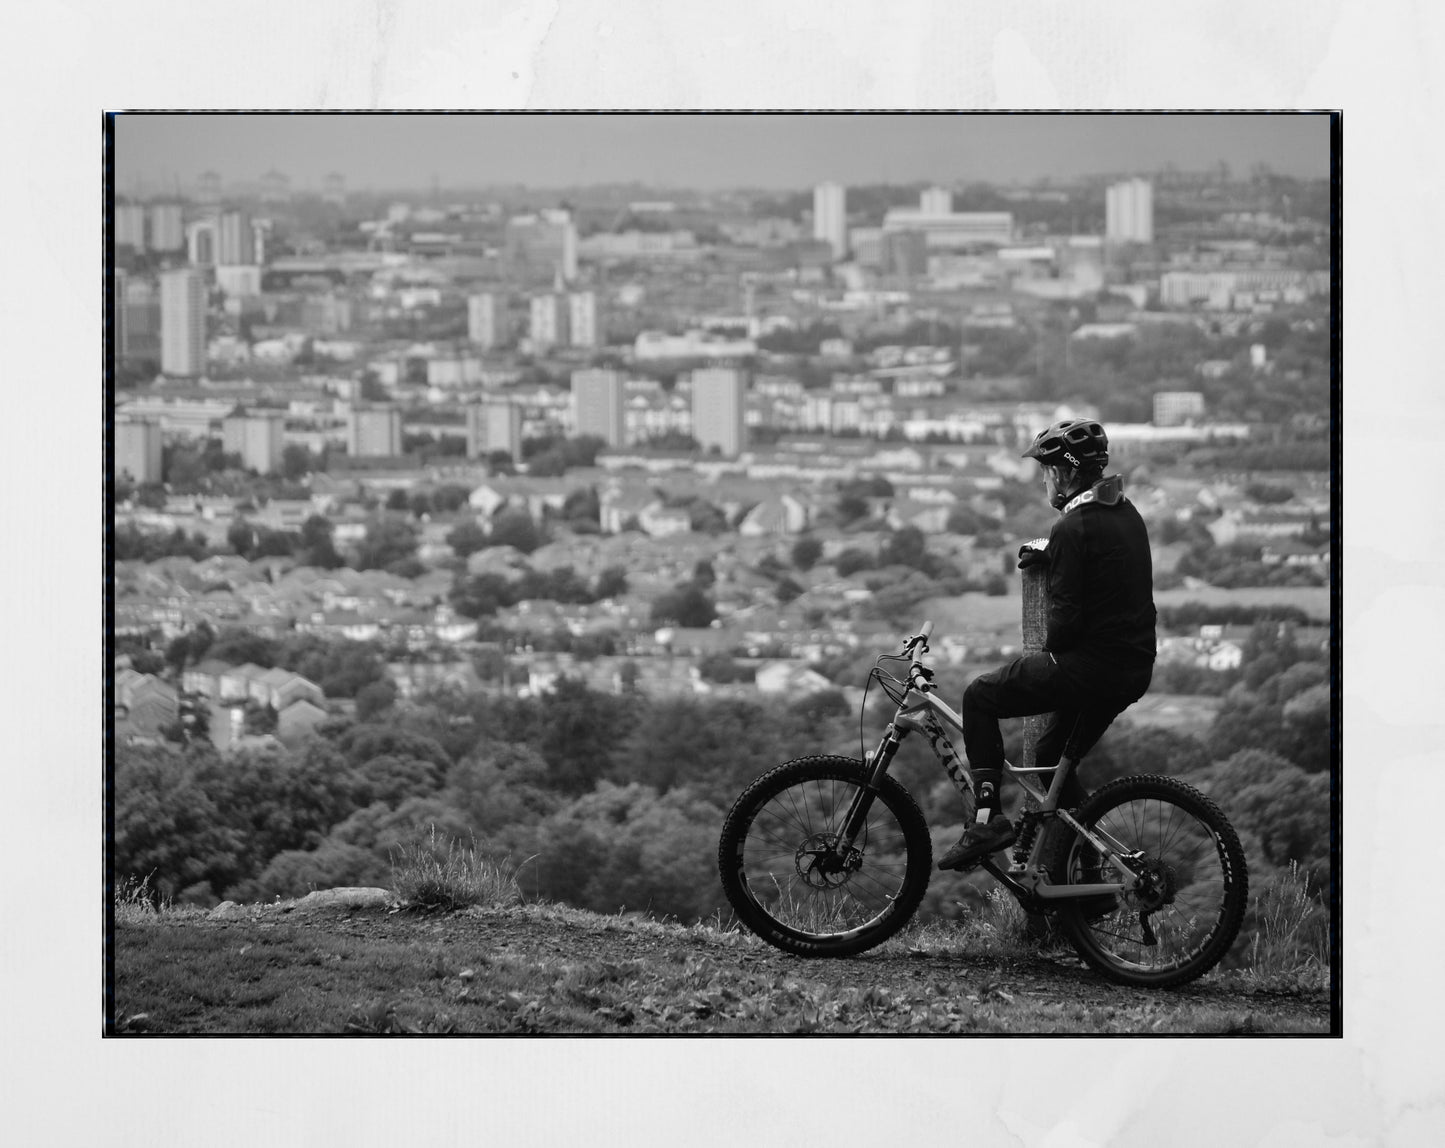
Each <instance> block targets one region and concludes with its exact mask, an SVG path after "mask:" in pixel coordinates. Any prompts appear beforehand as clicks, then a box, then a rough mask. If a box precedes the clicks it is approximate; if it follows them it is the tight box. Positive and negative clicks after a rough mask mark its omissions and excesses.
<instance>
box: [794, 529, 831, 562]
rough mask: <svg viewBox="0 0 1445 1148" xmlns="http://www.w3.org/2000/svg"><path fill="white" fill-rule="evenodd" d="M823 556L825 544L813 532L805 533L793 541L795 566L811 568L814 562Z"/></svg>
mask: <svg viewBox="0 0 1445 1148" xmlns="http://www.w3.org/2000/svg"><path fill="white" fill-rule="evenodd" d="M822 556H823V544H822V543H821V542H819V541H818V540H817V539H816V538H814V537H813V536H812V535H811V534H805V535H803V537H801V538H799V539H798V540H797V541H796V542H794V543H793V550H792V555H791V557H792V560H793V566H794V568H795V569H798V570H811V569H812V568H813V565H814V563H816V562H817V561H818V559H819V558H821V557H822Z"/></svg>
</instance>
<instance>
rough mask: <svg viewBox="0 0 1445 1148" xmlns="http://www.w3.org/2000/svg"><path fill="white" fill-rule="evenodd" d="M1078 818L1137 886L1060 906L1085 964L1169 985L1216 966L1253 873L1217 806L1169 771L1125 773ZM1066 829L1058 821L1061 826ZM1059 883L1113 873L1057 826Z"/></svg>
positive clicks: (1054, 871) (1115, 975) (1128, 979)
mask: <svg viewBox="0 0 1445 1148" xmlns="http://www.w3.org/2000/svg"><path fill="white" fill-rule="evenodd" d="M1075 816H1076V817H1077V818H1078V820H1079V821H1080V822H1081V823H1082V824H1083V825H1085V826H1087V827H1088V828H1089V829H1091V830H1092V831H1093V832H1094V833H1095V834H1096V835H1097V836H1098V837H1099V838H1101V839H1102V840H1103V841H1104V842H1106V843H1107V844H1108V845H1109V847H1110V848H1112V849H1114V850H1115V851H1117V852H1118V853H1119V854H1120V855H1121V856H1122V857H1123V858H1124V859H1125V864H1126V865H1128V866H1129V867H1130V868H1131V869H1133V870H1134V872H1135V873H1137V874H1139V875H1140V876H1141V878H1142V879H1141V880H1140V881H1139V883H1138V887H1137V888H1135V889H1132V890H1127V891H1125V892H1124V893H1122V894H1119V895H1118V896H1108V895H1104V896H1094V897H1086V898H1082V899H1079V900H1077V901H1072V900H1064V901H1060V902H1058V904H1059V910H1058V915H1059V920H1060V923H1061V924H1062V925H1063V927H1064V929H1065V931H1066V932H1067V934H1068V936H1069V940H1070V941H1071V942H1072V944H1073V946H1074V948H1075V949H1076V950H1077V951H1078V953H1079V955H1080V956H1081V957H1083V959H1084V960H1085V961H1086V962H1088V964H1089V965H1090V966H1091V967H1092V968H1094V969H1095V970H1097V971H1098V972H1100V973H1103V974H1104V976H1106V977H1108V978H1110V979H1111V980H1114V981H1118V982H1119V983H1121V984H1126V985H1134V986H1138V987H1145V988H1168V987H1171V986H1173V985H1180V984H1183V983H1185V982H1186V981H1191V980H1193V979H1195V978H1196V977H1198V976H1201V975H1203V974H1204V973H1206V972H1208V971H1209V970H1210V969H1212V968H1213V967H1214V966H1215V965H1216V964H1217V963H1218V962H1219V960H1220V958H1221V957H1223V956H1224V954H1225V953H1226V952H1228V951H1229V947H1230V945H1232V944H1233V943H1234V940H1235V937H1236V936H1238V934H1239V928H1240V924H1241V923H1242V922H1243V920H1244V913H1245V907H1246V906H1245V902H1246V900H1247V898H1248V895H1249V876H1248V872H1247V868H1246V864H1245V859H1244V850H1243V849H1242V848H1241V847H1240V844H1239V836H1238V835H1237V834H1236V833H1235V831H1234V829H1233V828H1232V827H1231V826H1230V824H1229V822H1228V820H1227V819H1226V818H1225V816H1224V814H1223V813H1222V812H1221V811H1220V809H1219V807H1218V806H1217V805H1215V804H1214V802H1212V801H1211V800H1209V798H1208V797H1206V796H1205V795H1204V794H1203V793H1201V792H1200V791H1199V790H1197V789H1195V788H1194V787H1193V786H1191V785H1187V784H1185V783H1184V782H1182V781H1179V780H1178V779H1176V778H1172V777H1155V776H1139V777H1121V778H1119V779H1117V780H1115V781H1111V782H1110V783H1109V784H1108V785H1105V786H1103V787H1102V788H1100V789H1099V790H1098V791H1097V792H1095V793H1094V794H1092V795H1091V796H1090V797H1089V798H1088V799H1087V800H1085V801H1084V803H1083V804H1082V805H1081V806H1080V807H1079V809H1078V812H1077V813H1076V814H1075ZM1060 829H1061V830H1062V827H1060ZM1050 879H1051V880H1052V882H1053V883H1054V884H1055V885H1063V884H1072V885H1091V884H1099V883H1112V882H1115V881H1118V880H1119V874H1118V872H1117V871H1116V870H1114V869H1113V868H1112V867H1110V866H1108V865H1107V864H1106V865H1104V866H1103V868H1102V870H1101V868H1100V860H1099V854H1098V853H1097V852H1096V851H1095V850H1094V848H1093V847H1092V846H1091V845H1089V843H1088V842H1087V841H1085V840H1084V839H1083V838H1082V837H1080V836H1078V835H1077V834H1075V833H1065V832H1062V831H1061V832H1060V833H1059V841H1058V843H1057V845H1056V846H1055V851H1054V856H1053V859H1052V862H1051V865H1050Z"/></svg>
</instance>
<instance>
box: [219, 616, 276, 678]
mask: <svg viewBox="0 0 1445 1148" xmlns="http://www.w3.org/2000/svg"><path fill="white" fill-rule="evenodd" d="M278 653H279V650H278V647H277V644H276V642H275V640H274V639H272V638H268V637H266V635H265V634H261V633H257V632H256V631H255V630H248V629H245V628H243V627H241V626H227V627H226V628H225V629H224V630H222V631H221V633H220V636H219V637H217V638H216V640H215V642H214V643H213V644H212V645H211V647H210V650H209V654H210V656H211V657H213V658H216V659H218V660H220V661H222V662H226V663H228V664H229V665H233V666H239V665H244V664H245V663H247V662H250V663H252V664H253V665H257V666H260V667H261V668H262V669H267V670H269V669H270V668H271V667H272V666H274V665H275V664H276V658H277V655H278Z"/></svg>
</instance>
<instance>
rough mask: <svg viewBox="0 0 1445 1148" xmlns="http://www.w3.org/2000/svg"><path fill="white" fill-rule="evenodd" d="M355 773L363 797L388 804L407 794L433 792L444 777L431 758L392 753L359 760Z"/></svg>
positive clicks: (440, 784) (400, 799) (393, 806)
mask: <svg viewBox="0 0 1445 1148" xmlns="http://www.w3.org/2000/svg"><path fill="white" fill-rule="evenodd" d="M357 775H358V777H359V778H360V779H361V785H362V793H363V795H364V796H363V798H362V799H363V800H364V801H367V802H373V801H384V802H386V804H387V805H389V806H391V807H392V808H395V807H396V806H397V805H399V804H400V803H401V802H402V801H404V800H406V799H407V798H408V797H417V796H423V795H426V794H429V793H433V792H435V791H436V790H438V789H440V788H441V787H442V783H443V781H444V780H445V772H444V770H443V769H442V768H441V767H440V766H438V765H437V764H436V763H435V762H433V761H428V760H427V759H425V758H420V757H404V756H400V755H396V754H382V755H380V756H378V757H373V758H371V759H370V760H368V761H365V762H363V763H362V764H361V766H360V767H358V769H357Z"/></svg>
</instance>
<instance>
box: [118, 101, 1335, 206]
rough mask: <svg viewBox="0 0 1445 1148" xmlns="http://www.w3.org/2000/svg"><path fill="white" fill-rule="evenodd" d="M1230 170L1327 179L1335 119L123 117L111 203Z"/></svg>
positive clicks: (805, 185)
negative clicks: (329, 187) (225, 192)
mask: <svg viewBox="0 0 1445 1148" xmlns="http://www.w3.org/2000/svg"><path fill="white" fill-rule="evenodd" d="M1220 163H1225V164H1228V165H1229V166H1230V168H1231V170H1232V171H1233V173H1234V174H1236V175H1240V174H1246V173H1247V172H1248V171H1249V170H1250V169H1252V168H1253V167H1254V166H1255V165H1257V164H1266V165H1268V166H1269V167H1270V169H1271V170H1273V171H1275V172H1278V173H1280V174H1283V175H1294V176H1300V177H1304V178H1324V177H1326V176H1327V175H1328V172H1329V118H1328V116H1326V115H1323V114H1319V115H1307V114H1298V113H1267V114H1266V113H1261V114H1226V113H1138V114H1134V113H1101V114H1088V113H1042V114H996V115H989V114H982V113H977V114H940V113H902V114H886V113H879V114H848V113H842V114H839V113H818V114H811V115H810V114H805V113H790V114H778V115H769V114H704V113H688V114H666V113H657V114H614V113H608V114H585V113H576V114H573V113H566V114H564V113H541V114H531V115H529V114H524V113H505V114H470V113H455V114H435V113H433V114H401V113H385V114H369V113H347V114H339V115H330V114H328V115H322V114H314V115H313V114H284V115H278V114H266V113H220V114H216V113H203V114H189V115H165V114H141V113H131V114H125V115H121V116H119V117H117V120H116V129H115V173H116V190H117V191H118V192H119V193H121V194H136V193H139V194H159V193H164V192H167V191H173V190H174V189H176V188H177V187H179V188H181V189H182V190H188V189H189V188H190V187H191V186H192V185H193V184H194V183H195V181H196V179H197V178H198V177H199V176H200V175H201V174H202V173H203V172H206V171H214V172H216V173H217V174H218V175H219V176H220V177H221V180H222V182H223V183H224V184H232V183H236V184H246V183H254V182H256V181H258V180H259V179H260V178H261V176H262V175H263V174H265V173H266V172H269V171H272V170H276V171H280V172H282V173H284V174H285V175H286V176H288V178H289V179H290V180H291V181H292V185H293V187H294V188H296V189H299V190H319V189H320V188H321V186H322V182H323V180H324V179H325V178H326V176H327V175H328V174H330V173H332V172H337V173H339V174H341V175H342V176H343V177H344V179H345V180H346V184H347V187H348V189H349V190H351V191H364V190H376V191H403V190H424V189H431V188H432V187H434V186H436V187H442V188H455V189H470V188H484V187H493V186H507V185H516V184H521V185H525V186H529V187H536V188H547V187H581V186H587V185H589V184H591V185H599V184H626V183H633V182H636V183H640V184H644V185H651V186H655V187H664V188H677V189H683V188H695V189H698V190H721V189H725V188H759V189H768V190H782V189H796V190H802V189H805V188H810V187H812V186H813V185H815V184H817V183H821V182H825V181H836V182H840V183H844V184H850V183H851V184H877V183H913V182H939V183H945V184H946V183H966V182H972V181H980V182H991V181H994V182H1015V181H1033V180H1041V179H1070V178H1077V177H1081V176H1090V175H1102V174H1111V173H1131V172H1132V173H1138V174H1147V173H1150V172H1155V171H1159V170H1162V169H1164V168H1166V167H1171V166H1172V167H1174V168H1176V169H1179V170H1188V171H1199V170H1204V169H1206V168H1212V167H1216V166H1217V165H1219V164H1220Z"/></svg>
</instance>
